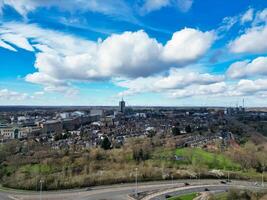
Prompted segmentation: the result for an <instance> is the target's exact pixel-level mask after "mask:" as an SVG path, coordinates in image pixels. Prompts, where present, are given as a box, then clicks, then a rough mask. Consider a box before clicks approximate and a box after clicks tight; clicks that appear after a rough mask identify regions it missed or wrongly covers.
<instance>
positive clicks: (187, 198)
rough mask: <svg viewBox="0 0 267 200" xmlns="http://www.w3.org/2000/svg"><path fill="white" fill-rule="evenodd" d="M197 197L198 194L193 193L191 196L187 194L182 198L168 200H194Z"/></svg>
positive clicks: (169, 199)
mask: <svg viewBox="0 0 267 200" xmlns="http://www.w3.org/2000/svg"><path fill="white" fill-rule="evenodd" d="M197 196H198V194H197V193H191V194H186V195H182V196H177V197H171V198H168V200H193V199H194V198H196V197H197Z"/></svg>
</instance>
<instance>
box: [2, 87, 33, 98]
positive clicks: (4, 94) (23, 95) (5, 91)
mask: <svg viewBox="0 0 267 200" xmlns="http://www.w3.org/2000/svg"><path fill="white" fill-rule="evenodd" d="M28 97H29V96H28V94H26V93H19V92H14V91H10V90H8V89H0V99H4V100H10V101H22V100H25V99H27V98H28Z"/></svg>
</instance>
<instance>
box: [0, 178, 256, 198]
mask: <svg viewBox="0 0 267 200" xmlns="http://www.w3.org/2000/svg"><path fill="white" fill-rule="evenodd" d="M185 182H188V183H190V186H188V187H184V183H185ZM203 185H205V186H203ZM231 185H233V186H236V187H237V186H246V187H253V183H251V182H244V181H233V182H232V183H231ZM204 187H205V188H206V187H210V189H211V190H225V189H226V188H228V187H229V186H227V185H222V184H220V182H219V180H179V181H175V182H174V183H172V182H171V181H160V182H147V183H140V184H139V186H138V191H157V190H159V189H160V190H164V191H168V190H173V189H174V188H175V189H176V190H177V189H178V191H176V192H177V194H180V193H181V194H183V193H184V192H185V193H188V192H189V193H190V192H192V191H198V190H200V191H203V190H204ZM134 190H135V184H121V185H112V186H97V187H91V188H88V189H77V190H63V191H54V192H43V194H42V200H73V199H75V200H127V199H128V194H131V193H134ZM39 198H40V195H39V193H36V192H26V191H23V192H20V191H15V190H14V191H13V190H10V191H7V192H4V191H0V200H39ZM154 199H164V197H163V196H162V198H153V200H154Z"/></svg>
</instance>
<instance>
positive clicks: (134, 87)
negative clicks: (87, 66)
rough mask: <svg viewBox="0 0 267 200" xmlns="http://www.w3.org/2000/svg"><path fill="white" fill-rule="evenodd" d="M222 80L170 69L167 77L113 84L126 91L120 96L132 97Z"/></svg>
mask: <svg viewBox="0 0 267 200" xmlns="http://www.w3.org/2000/svg"><path fill="white" fill-rule="evenodd" d="M223 80H224V76H223V75H211V74H208V73H199V72H190V71H188V70H182V69H179V70H178V69H171V70H170V72H169V74H168V75H167V76H164V75H161V76H152V77H147V78H143V77H142V78H137V79H130V80H129V79H128V80H114V81H113V82H114V83H115V84H116V85H118V86H120V87H123V88H126V89H127V90H125V91H123V92H122V93H120V94H119V95H120V96H127V95H133V94H138V93H143V92H166V91H171V90H174V89H182V88H185V87H188V86H190V85H203V86H204V85H210V84H214V83H217V82H221V81H223Z"/></svg>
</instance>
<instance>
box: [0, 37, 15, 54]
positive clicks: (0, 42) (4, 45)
mask: <svg viewBox="0 0 267 200" xmlns="http://www.w3.org/2000/svg"><path fill="white" fill-rule="evenodd" d="M0 47H2V48H5V49H8V50H10V51H17V50H16V49H15V48H13V47H12V46H10V45H9V44H7V43H5V42H4V41H3V40H1V39H0Z"/></svg>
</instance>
